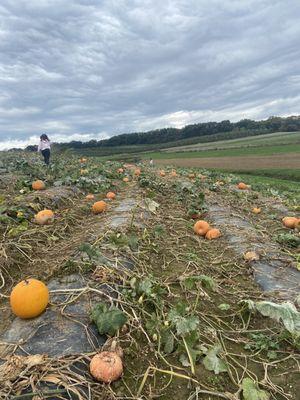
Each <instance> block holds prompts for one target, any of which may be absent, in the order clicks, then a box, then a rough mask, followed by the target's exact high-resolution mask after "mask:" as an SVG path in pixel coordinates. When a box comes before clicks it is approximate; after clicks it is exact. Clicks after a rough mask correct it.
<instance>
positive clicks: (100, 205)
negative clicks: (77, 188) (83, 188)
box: [92, 200, 106, 214]
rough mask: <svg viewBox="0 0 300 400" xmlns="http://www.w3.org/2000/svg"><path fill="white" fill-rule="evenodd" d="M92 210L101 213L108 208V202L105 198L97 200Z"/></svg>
mask: <svg viewBox="0 0 300 400" xmlns="http://www.w3.org/2000/svg"><path fill="white" fill-rule="evenodd" d="M92 210H93V213H94V214H100V213H102V212H103V211H105V210H106V203H105V201H103V200H100V201H96V203H94V204H93V206H92Z"/></svg>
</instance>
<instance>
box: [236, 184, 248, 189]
mask: <svg viewBox="0 0 300 400" xmlns="http://www.w3.org/2000/svg"><path fill="white" fill-rule="evenodd" d="M237 187H238V188H239V189H240V190H245V189H247V188H248V186H247V185H246V183H244V182H240V183H239V184H238V185H237Z"/></svg>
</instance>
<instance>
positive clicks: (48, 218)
mask: <svg viewBox="0 0 300 400" xmlns="http://www.w3.org/2000/svg"><path fill="white" fill-rule="evenodd" d="M53 220H54V213H53V211H51V210H42V211H39V212H38V213H37V214H36V215H35V216H34V222H35V223H36V224H38V225H50V224H52V222H53Z"/></svg>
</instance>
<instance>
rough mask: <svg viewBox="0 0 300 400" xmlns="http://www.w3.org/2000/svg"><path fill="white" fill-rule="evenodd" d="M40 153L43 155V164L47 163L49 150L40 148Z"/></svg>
mask: <svg viewBox="0 0 300 400" xmlns="http://www.w3.org/2000/svg"><path fill="white" fill-rule="evenodd" d="M42 154H43V157H44V161H45V164H47V165H49V160H50V150H49V149H45V150H42Z"/></svg>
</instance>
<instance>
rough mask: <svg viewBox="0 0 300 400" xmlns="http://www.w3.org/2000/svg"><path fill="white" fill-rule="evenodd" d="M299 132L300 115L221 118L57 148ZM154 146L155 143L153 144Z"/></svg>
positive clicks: (69, 144)
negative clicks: (256, 118)
mask: <svg viewBox="0 0 300 400" xmlns="http://www.w3.org/2000/svg"><path fill="white" fill-rule="evenodd" d="M293 131H300V116H290V117H286V118H283V117H275V116H272V117H270V118H268V119H266V120H260V121H254V120H251V119H242V120H240V121H238V122H230V121H229V120H224V121H221V122H204V123H198V124H192V125H187V126H185V127H183V128H181V129H178V128H162V129H155V130H151V131H147V132H133V133H125V134H121V135H116V136H112V137H111V138H109V139H103V140H99V141H97V140H90V141H89V142H81V141H72V142H69V143H59V144H58V147H59V148H61V149H67V148H73V149H85V148H106V147H115V146H141V145H162V147H164V146H163V144H164V143H171V142H178V141H182V140H188V139H192V138H199V139H201V140H199V142H202V141H203V142H208V141H214V140H218V139H219V140H221V139H222V140H224V139H233V138H238V137H245V136H250V135H251V136H252V135H260V134H265V133H272V132H293ZM155 147H156V146H155ZM34 149H36V146H28V147H27V148H26V150H34Z"/></svg>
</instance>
